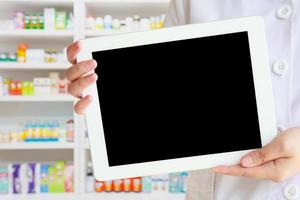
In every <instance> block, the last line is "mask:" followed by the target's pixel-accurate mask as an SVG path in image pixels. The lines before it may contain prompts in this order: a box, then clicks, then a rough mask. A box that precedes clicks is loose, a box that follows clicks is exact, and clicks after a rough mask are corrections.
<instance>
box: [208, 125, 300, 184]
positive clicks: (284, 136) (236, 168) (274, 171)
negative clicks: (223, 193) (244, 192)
mask: <svg viewBox="0 0 300 200" xmlns="http://www.w3.org/2000/svg"><path fill="white" fill-rule="evenodd" d="M213 170H214V172H216V173H221V174H224V175H232V176H244V177H249V178H255V179H268V180H272V181H275V182H281V181H284V180H286V179H288V178H289V177H291V176H293V175H294V174H296V173H297V172H299V170H300V128H291V129H288V130H287V131H285V132H283V133H281V134H280V135H279V136H278V137H276V138H275V139H274V140H273V141H272V142H271V143H269V144H267V145H266V146H264V147H262V148H261V149H258V150H255V151H252V152H250V153H249V154H247V155H245V156H244V157H243V158H242V159H241V161H240V164H239V165H232V166H218V167H215V168H214V169H213Z"/></svg>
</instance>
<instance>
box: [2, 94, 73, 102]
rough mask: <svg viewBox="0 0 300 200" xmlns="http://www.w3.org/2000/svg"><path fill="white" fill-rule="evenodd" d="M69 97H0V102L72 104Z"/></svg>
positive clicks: (71, 98)
mask: <svg viewBox="0 0 300 200" xmlns="http://www.w3.org/2000/svg"><path fill="white" fill-rule="evenodd" d="M74 101H75V98H73V97H72V96H70V95H52V96H50V95H49V96H0V102H74Z"/></svg>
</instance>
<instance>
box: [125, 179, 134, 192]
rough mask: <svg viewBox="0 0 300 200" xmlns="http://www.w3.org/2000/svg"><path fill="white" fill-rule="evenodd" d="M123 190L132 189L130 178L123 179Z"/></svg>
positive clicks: (128, 190)
mask: <svg viewBox="0 0 300 200" xmlns="http://www.w3.org/2000/svg"><path fill="white" fill-rule="evenodd" d="M123 191H124V192H131V191H132V179H131V178H126V179H123Z"/></svg>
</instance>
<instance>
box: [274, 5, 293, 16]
mask: <svg viewBox="0 0 300 200" xmlns="http://www.w3.org/2000/svg"><path fill="white" fill-rule="evenodd" d="M291 14H292V8H291V6H290V5H288V4H286V5H283V6H281V7H280V8H279V9H278V10H277V17H278V18H279V19H288V18H290V16H291Z"/></svg>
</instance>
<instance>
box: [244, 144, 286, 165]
mask: <svg viewBox="0 0 300 200" xmlns="http://www.w3.org/2000/svg"><path fill="white" fill-rule="evenodd" d="M278 145H279V142H278V140H277V139H275V140H273V141H272V142H271V143H269V144H267V145H266V146H264V147H262V148H261V149H257V150H255V151H252V152H250V153H248V154H247V155H245V156H244V157H242V159H241V162H240V163H241V165H242V166H243V167H255V166H259V165H261V164H263V163H267V162H269V161H271V160H275V159H278V158H281V157H284V152H282V151H281V149H280V148H278V147H279V146H278Z"/></svg>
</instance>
